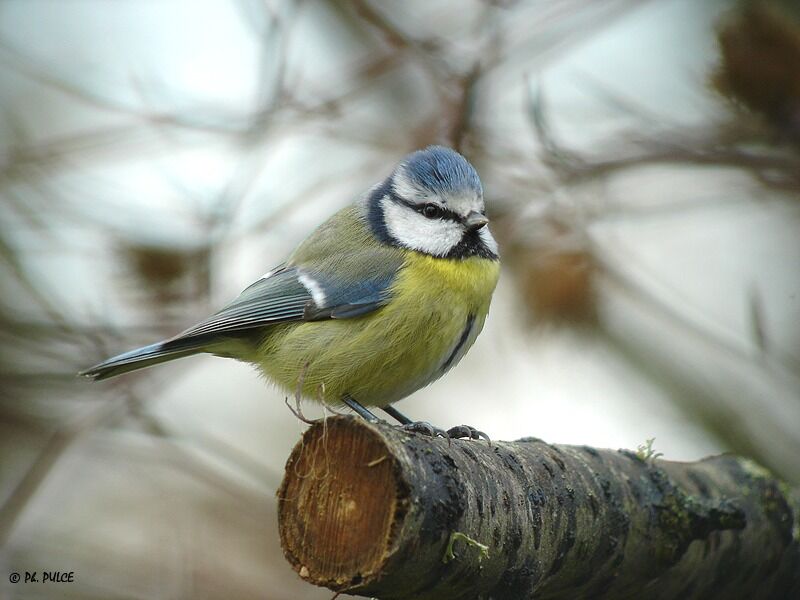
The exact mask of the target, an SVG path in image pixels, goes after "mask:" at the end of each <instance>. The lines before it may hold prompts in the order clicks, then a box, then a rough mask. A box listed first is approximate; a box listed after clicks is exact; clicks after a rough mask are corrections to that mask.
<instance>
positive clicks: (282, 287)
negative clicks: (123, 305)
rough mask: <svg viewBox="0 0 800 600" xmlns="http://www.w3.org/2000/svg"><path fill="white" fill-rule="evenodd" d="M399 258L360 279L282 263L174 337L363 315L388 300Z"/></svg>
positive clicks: (189, 336) (223, 332)
mask: <svg viewBox="0 0 800 600" xmlns="http://www.w3.org/2000/svg"><path fill="white" fill-rule="evenodd" d="M399 266H400V265H399V264H391V263H390V264H384V265H383V267H382V268H380V269H377V270H376V271H377V272H375V271H373V272H372V273H370V274H368V275H367V276H366V277H361V278H359V279H357V280H356V281H353V280H352V279H351V278H345V277H342V276H341V275H340V274H338V273H337V272H336V271H335V270H333V271H329V272H324V271H323V272H321V271H319V270H316V269H306V268H303V267H302V266H281V267H279V268H278V269H276V270H275V271H273V272H272V273H270V274H269V276H267V277H265V278H263V279H260V280H259V281H257V282H255V283H254V284H253V285H251V286H250V287H248V288H247V289H245V290H244V291H243V292H242V293H241V294H240V295H239V297H238V298H236V300H234V301H233V302H231V303H230V304H229V305H228V306H226V307H225V308H223V309H222V310H220V311H219V312H217V313H216V314H214V315H212V316H210V317H209V318H207V319H205V320H204V321H201V322H200V323H198V324H197V325H194V326H193V327H190V328H189V329H187V330H186V331H184V332H183V333H181V334H179V335H178V336H176V337H175V338H173V339H185V338H194V337H198V336H203V337H208V336H213V335H215V334H222V335H224V334H226V333H232V332H237V331H244V330H248V329H254V328H258V327H264V326H266V325H272V324H275V323H286V322H290V321H318V320H323V319H349V318H353V317H358V316H361V315H364V314H367V313H369V312H372V311H374V310H377V309H378V308H380V307H381V306H383V305H384V304H386V303H387V302H388V301H389V300H390V298H391V292H390V288H391V284H392V282H393V281H394V278H395V274H396V273H397V270H398V269H399Z"/></svg>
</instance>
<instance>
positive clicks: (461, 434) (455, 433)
mask: <svg viewBox="0 0 800 600" xmlns="http://www.w3.org/2000/svg"><path fill="white" fill-rule="evenodd" d="M447 437H449V438H451V439H456V440H457V439H467V440H480V439H484V440H486V441H487V442H489V443H490V444H491V442H492V440H491V439H490V438H489V436H488V435H486V434H485V433H484V432H482V431H480V430H478V429H475V428H474V427H472V426H471V425H456V426H455V427H451V428H450V429H448V430H447Z"/></svg>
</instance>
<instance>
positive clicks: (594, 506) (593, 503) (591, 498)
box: [588, 492, 600, 519]
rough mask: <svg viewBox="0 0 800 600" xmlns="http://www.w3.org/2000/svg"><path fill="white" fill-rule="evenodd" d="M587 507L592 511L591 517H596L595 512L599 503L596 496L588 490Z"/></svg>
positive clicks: (598, 508)
mask: <svg viewBox="0 0 800 600" xmlns="http://www.w3.org/2000/svg"><path fill="white" fill-rule="evenodd" d="M588 499H589V509H590V510H591V511H592V518H594V519H596V518H597V513H598V511H599V510H600V505H599V504H598V503H597V498H596V497H595V495H594V494H593V493H592V492H589V495H588Z"/></svg>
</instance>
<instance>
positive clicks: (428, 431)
mask: <svg viewBox="0 0 800 600" xmlns="http://www.w3.org/2000/svg"><path fill="white" fill-rule="evenodd" d="M401 428H402V429H403V431H410V432H411V433H421V434H422V435H427V436H429V437H443V438H447V439H450V436H449V435H447V432H446V431H445V430H444V429H439V428H438V427H434V426H433V425H431V424H430V423H428V422H427V421H413V422H411V423H406V424H405V425H402V426H401Z"/></svg>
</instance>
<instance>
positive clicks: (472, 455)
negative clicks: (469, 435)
mask: <svg viewBox="0 0 800 600" xmlns="http://www.w3.org/2000/svg"><path fill="white" fill-rule="evenodd" d="M460 447H461V449H462V451H463V452H464V454H466V455H467V456H468V457H470V458H471V459H472V460H473V461H475V462H478V457H477V456H475V453H474V452H473V451H472V449H470V447H469V446H467V445H465V444H460Z"/></svg>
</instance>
